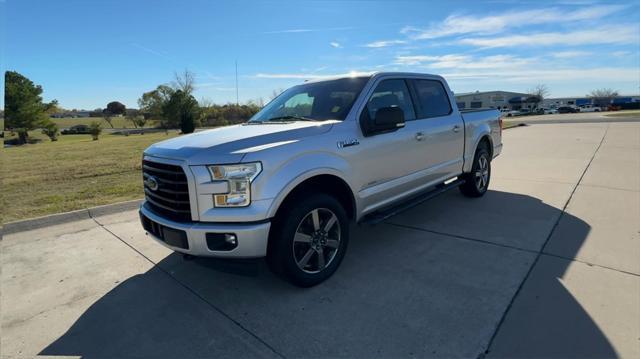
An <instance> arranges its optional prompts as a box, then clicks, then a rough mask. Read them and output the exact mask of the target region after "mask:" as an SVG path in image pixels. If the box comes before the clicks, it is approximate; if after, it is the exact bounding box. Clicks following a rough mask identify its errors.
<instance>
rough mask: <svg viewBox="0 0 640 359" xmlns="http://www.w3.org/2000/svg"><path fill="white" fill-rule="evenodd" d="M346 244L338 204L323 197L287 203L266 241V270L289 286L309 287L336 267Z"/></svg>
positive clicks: (346, 225)
mask: <svg viewBox="0 0 640 359" xmlns="http://www.w3.org/2000/svg"><path fill="white" fill-rule="evenodd" d="M348 242H349V219H348V217H347V214H346V212H345V210H344V209H343V208H342V206H341V205H340V203H339V202H338V201H337V200H336V199H335V198H333V197H331V196H329V195H325V194H315V195H310V196H305V197H300V198H298V199H297V200H294V201H289V204H288V205H287V207H285V208H284V209H283V211H282V213H280V214H279V215H278V218H276V220H275V222H274V228H273V230H272V232H271V235H270V238H269V251H268V253H267V261H268V263H269V267H270V268H271V269H272V270H273V271H274V272H275V273H276V274H279V275H282V276H283V277H285V278H286V279H287V280H289V281H290V282H291V283H293V284H295V285H297V286H300V287H311V286H314V285H316V284H319V283H321V282H323V281H324V280H326V279H327V278H329V277H330V276H331V275H332V274H333V273H334V272H335V271H336V270H337V269H338V266H339V265H340V262H341V261H342V258H344V254H345V252H346V250H347V244H348Z"/></svg>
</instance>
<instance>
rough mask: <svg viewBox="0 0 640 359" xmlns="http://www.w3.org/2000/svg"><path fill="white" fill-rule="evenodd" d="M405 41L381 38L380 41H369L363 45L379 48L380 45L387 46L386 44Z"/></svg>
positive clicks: (403, 41)
mask: <svg viewBox="0 0 640 359" xmlns="http://www.w3.org/2000/svg"><path fill="white" fill-rule="evenodd" d="M406 43H407V41H405V40H381V41H374V42H370V43H368V44H365V45H363V46H364V47H370V48H380V47H387V46H393V45H402V44H406Z"/></svg>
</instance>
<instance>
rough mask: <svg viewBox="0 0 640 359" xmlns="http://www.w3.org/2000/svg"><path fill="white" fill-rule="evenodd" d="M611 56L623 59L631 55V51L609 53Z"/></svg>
mask: <svg viewBox="0 0 640 359" xmlns="http://www.w3.org/2000/svg"><path fill="white" fill-rule="evenodd" d="M611 55H613V56H616V57H624V56H629V55H631V51H624V50H622V51H614V52H612V53H611Z"/></svg>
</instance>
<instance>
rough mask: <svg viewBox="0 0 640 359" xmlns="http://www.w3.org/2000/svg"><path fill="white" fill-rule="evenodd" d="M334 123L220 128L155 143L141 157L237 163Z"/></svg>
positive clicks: (325, 128) (198, 163) (189, 162)
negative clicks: (247, 156)
mask: <svg viewBox="0 0 640 359" xmlns="http://www.w3.org/2000/svg"><path fill="white" fill-rule="evenodd" d="M334 123H336V121H324V122H302V121H301V122H288V123H270V124H269V123H264V124H241V125H235V126H227V127H220V128H215V129H211V130H206V131H201V132H196V133H192V134H190V135H184V136H180V137H176V138H172V139H170V140H166V141H162V142H158V143H155V144H153V145H151V146H150V147H148V148H147V149H146V150H145V151H144V154H145V155H147V156H154V157H162V158H169V159H175V160H184V161H187V162H188V164H189V165H207V164H217V163H239V162H241V161H242V158H243V157H244V156H245V155H246V154H247V153H249V152H256V151H260V150H264V149H267V148H271V147H275V146H278V145H281V144H286V143H291V142H295V141H298V140H300V139H302V138H304V137H308V136H315V135H319V134H322V133H325V132H327V131H329V130H330V129H331V127H332V126H333V124H334Z"/></svg>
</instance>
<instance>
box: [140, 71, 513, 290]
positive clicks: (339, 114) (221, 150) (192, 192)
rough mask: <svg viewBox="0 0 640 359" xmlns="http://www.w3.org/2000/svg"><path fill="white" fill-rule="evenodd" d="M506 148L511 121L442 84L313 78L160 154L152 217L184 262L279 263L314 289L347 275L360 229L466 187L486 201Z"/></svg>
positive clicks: (148, 203)
mask: <svg viewBox="0 0 640 359" xmlns="http://www.w3.org/2000/svg"><path fill="white" fill-rule="evenodd" d="M501 149H502V120H501V118H500V112H499V111H498V110H496V109H486V110H469V111H463V112H461V111H458V108H457V105H456V102H455V98H454V96H453V93H452V92H451V90H450V89H449V86H448V84H447V82H446V81H445V80H444V79H443V78H442V77H440V76H436V75H426V74H415V73H385V72H383V73H376V74H373V75H368V76H355V77H341V78H335V79H325V80H321V81H309V82H305V83H303V84H300V85H297V86H294V87H292V88H290V89H288V90H286V91H284V92H283V93H282V94H280V95H279V96H278V97H276V98H275V99H274V100H273V101H271V102H270V103H269V104H267V105H266V106H265V107H264V108H263V109H262V110H260V111H259V112H258V113H257V114H256V115H254V116H253V117H252V118H251V119H250V120H249V121H248V122H247V123H245V124H241V125H235V126H227V127H220V128H216V129H211V130H207V131H202V132H198V133H194V134H190V135H186V136H180V137H177V138H174V139H169V140H166V141H163V142H159V143H156V144H154V145H152V146H150V147H149V148H147V149H146V150H145V151H144V155H143V162H142V171H143V179H144V191H145V201H144V203H143V204H142V205H141V207H140V219H141V222H142V226H143V227H144V228H145V230H146V231H147V233H148V234H149V235H150V236H151V237H152V238H153V239H155V240H156V241H158V242H159V243H160V244H162V245H164V246H167V247H168V248H170V249H172V250H174V251H176V252H181V253H184V254H187V255H193V256H205V257H223V258H251V257H264V256H266V258H267V263H268V264H269V267H270V268H271V270H273V271H274V272H275V273H276V274H278V275H281V276H283V277H284V278H286V279H287V280H289V281H290V282H292V283H293V284H295V285H298V286H302V287H308V286H313V285H316V284H318V283H320V282H322V281H324V280H325V279H327V278H329V277H330V276H331V275H332V274H333V273H334V272H335V271H336V269H337V268H338V266H339V265H340V262H341V261H342V260H343V258H344V256H345V253H346V251H347V246H348V242H349V226H350V222H356V223H377V222H380V221H382V220H384V219H386V218H388V217H390V216H391V215H394V214H396V213H398V212H399V211H401V210H403V209H406V208H408V207H411V206H413V205H416V204H418V203H422V202H423V201H425V200H426V199H429V198H431V197H433V196H435V195H437V194H440V193H442V192H444V191H446V190H449V189H452V188H456V187H458V188H459V189H460V191H461V192H462V193H463V194H464V195H465V196H467V197H480V196H482V195H484V194H485V192H486V191H487V188H488V186H489V181H490V178H491V160H492V159H493V158H495V157H496V156H497V155H498V154H499V153H500V152H501ZM392 245H393V244H392ZM395 245H402V243H400V242H398V243H396V244H395ZM372 260H373V259H372ZM371 265H372V266H374V267H375V266H376V265H379V263H378V264H376V263H371Z"/></svg>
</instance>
